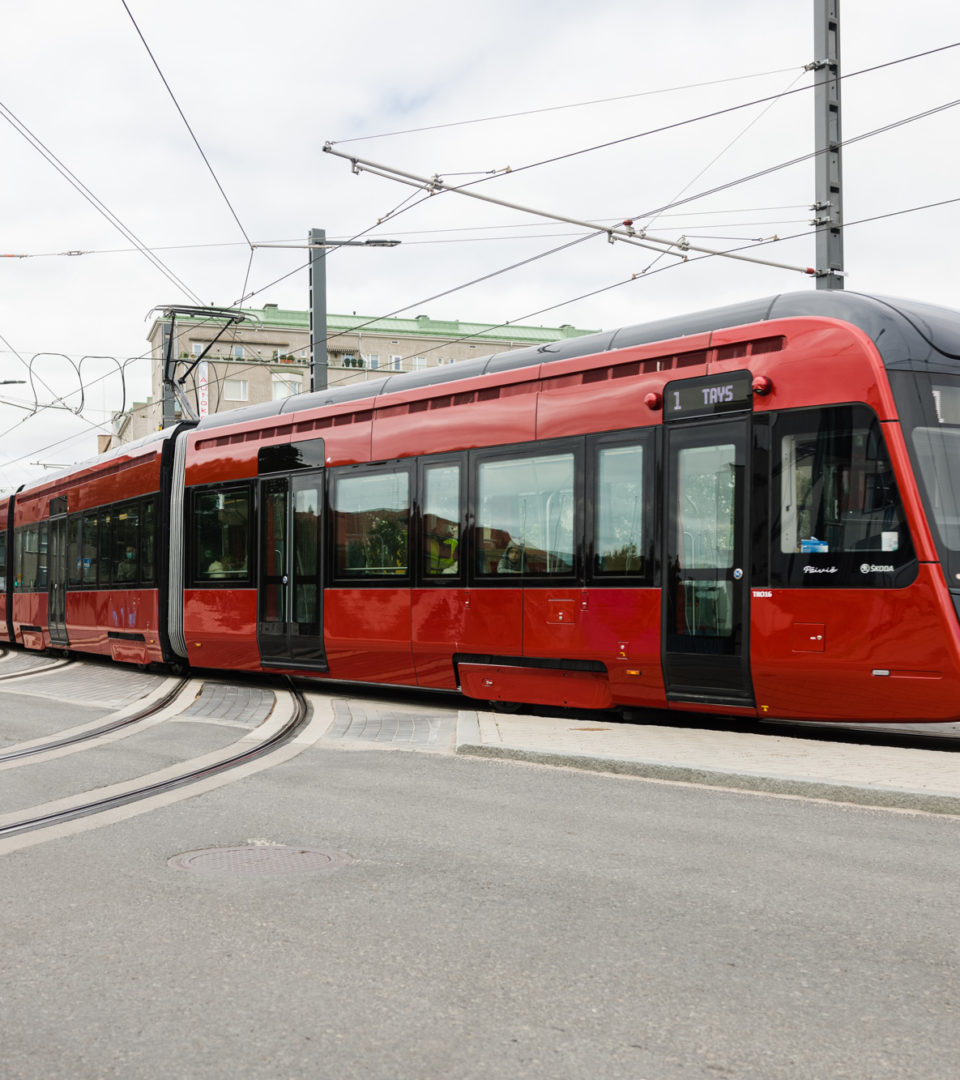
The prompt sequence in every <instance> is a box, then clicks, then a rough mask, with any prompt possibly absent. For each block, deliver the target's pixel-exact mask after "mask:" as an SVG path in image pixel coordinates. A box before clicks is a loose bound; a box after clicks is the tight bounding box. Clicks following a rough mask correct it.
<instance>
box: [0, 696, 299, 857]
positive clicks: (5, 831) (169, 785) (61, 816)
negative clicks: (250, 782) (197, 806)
mask: <svg viewBox="0 0 960 1080" xmlns="http://www.w3.org/2000/svg"><path fill="white" fill-rule="evenodd" d="M287 681H288V685H289V691H290V694H291V696H292V697H293V699H294V701H295V702H296V709H295V710H294V713H293V716H292V717H291V718H290V719H289V720H288V721H287V723H286V724H284V726H283V727H282V728H280V730H279V731H276V732H274V733H273V734H272V735H271V736H270V737H269V738H267V739H264V740H263V742H261V743H257V745H256V746H252V747H250V748H249V749H246V750H243V751H241V752H240V753H238V754H234V755H232V756H231V757H228V758H224V760H223V761H218V762H216V763H215V764H213V765H207V766H205V767H203V768H200V769H192V770H191V771H189V772H186V773H182V774H181V775H180V776H173V777H170V778H169V779H168V780H160V781H157V782H154V783H151V784H145V785H144V786H143V787H139V788H134V789H132V790H131V791H125V792H123V793H122V794H119V795H111V796H108V797H107V798H100V799H92V800H91V801H90V802H87V803H81V804H80V805H78V806H70V807H67V808H65V809H63V810H57V811H53V812H51V813H48V814H40V815H38V816H37V817H33V818H25V819H24V820H23V821H14V822H11V823H10V824H9V825H4V826H0V839H3V838H5V837H8V836H16V835H18V834H19V833H24V832H32V831H33V830H35V829H44V828H48V827H49V826H51V825H60V824H62V823H63V822H65V821H73V820H74V819H76V818H81V817H88V816H90V815H92V814H101V813H103V812H104V811H106V810H113V809H114V808H116V807H118V806H126V805H127V804H129V803H133V802H138V801H139V800H141V799H146V798H149V797H150V796H151V795H159V794H161V793H162V792H166V791H173V790H175V789H177V788H181V787H184V786H186V785H187V784H192V783H196V782H197V781H198V780H204V779H206V778H207V777H209V776H215V775H216V774H217V773H221V772H226V771H227V770H228V769H233V768H235V767H236V766H237V765H243V764H246V763H247V762H248V761H254V760H256V759H257V758H259V757H263V756H264V755H265V754H268V753H270V751H271V750H275V749H276V748H277V747H280V746H283V745H284V744H285V743H288V742H289V741H290V740H291V739H293V738H294V737H295V736H296V735H297V734H298V733H299V732H300V730H301V728H303V726H304V725H305V724H306V721H307V713H308V710H307V700H306V698H305V697H304V696H303V694H302V693H301V692H300V690H298V689H297V687H296V686H295V685H294V684H293V682H292V681H291V680H289V679H288V680H287Z"/></svg>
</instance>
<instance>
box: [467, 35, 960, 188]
mask: <svg viewBox="0 0 960 1080" xmlns="http://www.w3.org/2000/svg"><path fill="white" fill-rule="evenodd" d="M958 47H960V41H954V42H951V43H950V44H948V45H940V46H938V47H937V48H934V49H926V50H925V51H923V52H919V53H912V54H911V55H910V56H901V57H899V58H898V59H896V60H888V61H885V62H884V63H882V64H873V65H872V66H871V67H866V68H861V69H860V70H859V71H851V72H848V73H846V74H844V75H841V76H839V78H840V80H842V81H847V80H850V79H855V78H858V77H859V76H860V75H868V74H871V73H872V72H875V71H882V70H883V69H884V68H888V67H894V66H895V65H897V64H905V63H908V62H909V61H911V60H920V59H923V58H924V57H927V56H933V55H934V54H936V53H941V52H946V51H947V50H949V49H956V48H958ZM827 81H830V82H833V81H835V80H833V79H830V80H826V79H825V80H823V82H820V83H818V82H813V83H811V84H810V85H809V86H798V87H794V88H793V89H792V90H785V91H781V92H780V93H779V94H769V95H767V96H766V97H762V98H755V99H754V100H753V101H744V102H741V103H740V104H739V105H730V106H727V107H726V108H723V109H714V110H713V111H711V112H708V113H702V114H701V115H699V116H692V117H688V118H687V119H686V120H676V121H674V122H672V123H669V124H663V125H661V126H660V127H656V128H649V129H648V130H646V131H638V132H635V133H634V134H633V135H624V136H622V137H621V138H619V139H611V140H609V141H607V142H603V143H598V144H597V145H595V146H586V147H582V148H581V149H579V150H571V151H570V152H569V153H565V154H555V155H554V156H553V157H549V158H544V159H542V160H540V161H532V162H529V163H528V164H526V165H518V166H517V167H516V168H512V167H511V168H510V169H509V170H506V171H507V172H509V173H510V174H511V175H514V174H516V173H521V172H527V171H529V170H531V169H538V168H541V167H542V166H544V165H553V164H556V163H557V162H559V161H566V160H568V159H569V158H574V157H579V156H581V155H583V154H592V153H595V152H596V151H598V150H607V149H609V148H610V147H612V146H622V145H623V144H624V143H628V142H633V141H634V140H636V139H643V138H646V137H648V136H650V135H659V134H662V133H663V132H666V131H675V130H676V129H677V128H681V127H687V126H689V125H690V124H697V123H700V122H702V121H704V120H712V119H714V118H716V117H718V116H726V115H728V114H729V113H734V112H739V111H740V110H742V109H749V108H750V107H751V106H753V105H763V104H765V103H766V102H768V101H777V100H780V99H782V98H786V97H793V96H794V95H796V94H804V93H808V92H809V91H811V90H815V89H816V88H817V87H818V86H823V85H824V83H826V82H827ZM490 179H491V177H489V176H481V177H480V178H479V179H477V180H473V181H471V184H472V185H476V184H482V183H487V182H489V180H490ZM463 186H467V185H463Z"/></svg>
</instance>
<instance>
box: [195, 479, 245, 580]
mask: <svg viewBox="0 0 960 1080" xmlns="http://www.w3.org/2000/svg"><path fill="white" fill-rule="evenodd" d="M249 568H250V489H249V487H247V486H246V485H244V486H243V487H237V488H227V489H222V490H220V491H195V492H194V493H193V579H194V581H197V582H225V583H226V582H232V583H233V584H237V583H243V582H247V581H249V578H250V569H249Z"/></svg>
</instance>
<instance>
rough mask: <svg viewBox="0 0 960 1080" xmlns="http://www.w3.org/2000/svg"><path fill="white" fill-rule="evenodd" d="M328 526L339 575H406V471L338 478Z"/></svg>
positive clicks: (407, 493)
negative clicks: (331, 531)
mask: <svg viewBox="0 0 960 1080" xmlns="http://www.w3.org/2000/svg"><path fill="white" fill-rule="evenodd" d="M333 521H334V526H333V528H334V549H335V556H334V558H335V567H336V572H337V575H338V576H340V577H351V578H367V577H382V576H390V577H393V576H394V575H398V574H406V573H407V568H408V565H409V564H408V560H407V553H408V543H409V535H410V476H409V473H408V472H407V471H406V469H404V470H403V471H400V470H398V471H396V472H377V473H365V474H359V475H353V476H349V475H348V476H338V477H337V478H336V480H335V486H334V498H333Z"/></svg>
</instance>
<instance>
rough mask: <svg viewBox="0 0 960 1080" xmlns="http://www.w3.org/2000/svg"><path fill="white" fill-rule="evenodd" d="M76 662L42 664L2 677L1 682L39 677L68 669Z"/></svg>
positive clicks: (65, 661)
mask: <svg viewBox="0 0 960 1080" xmlns="http://www.w3.org/2000/svg"><path fill="white" fill-rule="evenodd" d="M76 662H77V661H76V660H55V661H54V662H53V663H52V664H46V665H44V664H41V665H40V666H39V667H32V668H26V669H25V670H23V671H11V672H8V673H7V674H6V675H0V682H6V681H7V680H8V679H22V678H24V677H25V676H27V675H39V674H41V673H42V672H45V671H59V669H60V668H65V667H68V666H69V665H70V664H75V663H76Z"/></svg>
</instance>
